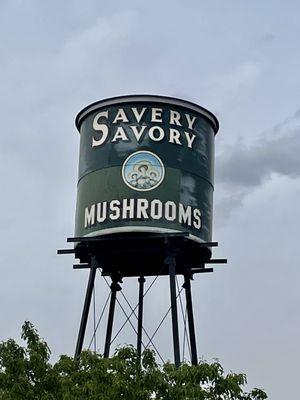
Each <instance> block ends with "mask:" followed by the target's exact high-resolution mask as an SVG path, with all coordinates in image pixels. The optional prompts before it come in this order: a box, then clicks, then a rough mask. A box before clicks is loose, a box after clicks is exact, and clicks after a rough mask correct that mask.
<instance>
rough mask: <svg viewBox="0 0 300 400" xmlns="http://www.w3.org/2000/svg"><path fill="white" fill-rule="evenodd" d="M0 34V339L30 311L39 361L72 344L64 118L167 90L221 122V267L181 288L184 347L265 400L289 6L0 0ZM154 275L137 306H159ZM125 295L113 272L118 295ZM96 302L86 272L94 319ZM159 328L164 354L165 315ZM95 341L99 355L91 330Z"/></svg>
mask: <svg viewBox="0 0 300 400" xmlns="http://www.w3.org/2000/svg"><path fill="white" fill-rule="evenodd" d="M183 3H184V5H183ZM0 36H1V42H0V49H1V51H0V54H1V55H0V57H1V61H0V65H1V74H0V88H1V95H0V101H1V106H0V113H1V136H0V140H1V145H0V154H1V175H2V176H1V185H2V190H1V209H2V212H1V224H0V229H1V244H2V250H1V284H0V301H1V305H2V312H1V313H0V326H1V338H2V339H6V338H7V337H14V338H18V337H19V336H20V328H21V325H22V322H23V321H24V320H25V319H29V320H30V321H32V322H33V323H34V324H35V326H36V327H37V328H38V330H39V332H40V334H41V335H42V336H43V337H44V338H45V339H46V340H47V341H48V343H49V345H50V347H51V349H52V351H53V359H55V357H57V356H58V355H59V354H61V353H67V354H71V355H72V354H73V351H74V347H75V342H76V336H77V332H78V327H79V320H80V314H81V309H82V304H83V295H84V291H85V287H86V281H87V271H73V270H72V263H73V259H72V257H71V256H57V255H56V250H57V249H58V248H65V247H67V244H66V243H65V240H66V238H67V237H70V236H72V235H73V231H74V211H75V200H76V182H77V163H78V145H79V135H78V133H77V132H76V129H75V126H74V118H75V115H76V114H77V112H78V111H79V110H80V109H81V108H83V107H84V106H86V105H87V104H89V103H91V102H93V101H96V100H100V99H102V98H105V97H111V96H115V95H122V94H134V93H150V94H163V95H168V96H176V97H181V98H184V99H187V100H191V101H194V102H196V103H198V104H200V105H202V106H204V107H206V108H208V109H209V110H211V111H212V112H214V113H215V114H216V116H217V117H218V119H219V121H220V131H219V133H218V135H217V137H216V182H215V183H216V185H215V201H214V209H215V213H214V214H215V216H214V233H213V237H214V240H217V241H218V242H219V248H218V249H216V250H215V254H214V255H215V257H227V258H228V261H229V262H228V265H227V266H220V267H216V268H215V272H214V273H213V274H206V275H198V276H196V277H195V281H194V282H193V286H192V290H193V295H194V303H195V316H196V327H197V337H198V352H199V355H200V356H203V357H204V358H206V359H208V360H211V359H212V358H214V357H217V358H219V359H220V361H221V363H222V364H223V365H224V367H225V368H226V370H233V371H236V372H237V371H242V372H245V373H246V374H247V376H248V379H249V385H250V386H258V387H263V388H265V389H266V391H267V392H268V393H269V395H270V398H271V399H273V400H282V399H287V398H295V396H297V394H298V392H299V388H298V373H299V366H298V364H299V358H300V346H299V337H300V319H299V306H300V291H299V280H300V270H299V259H300V248H299V244H298V241H299V216H300V208H299V196H300V176H299V175H300V158H299V154H300V97H299V94H300V74H299V71H300V55H299V37H300V4H299V2H298V1H292V0H289V1H287V2H284V1H282V0H281V1H278V0H272V1H271V0H265V1H258V0H254V1H251V2H249V1H241V0H240V1H238V0H236V1H233V0H228V1H208V0H206V1H203V0H197V1H186V2H182V1H175V0H172V1H157V0H153V1H151V2H150V1H147V2H146V1H140V0H139V1H133V0H131V1H130V0H129V1H105V2H104V1H99V0H85V1H79V0H78V1H75V0H73V1H71V0H70V1H56V0H55V1H54V0H53V1H38V0H0ZM147 284H149V283H148V282H147ZM165 284H166V282H163V281H162V282H161V283H159V284H158V286H157V287H156V289H154V291H153V292H152V294H151V295H150V294H149V302H150V303H148V304H147V305H146V308H147V312H148V313H151V312H152V314H155V315H156V314H158V313H159V312H161V314H163V313H164V311H165V310H166V308H167V303H168V294H166V293H165V292H166V291H165V290H163V288H164V285H165ZM136 289H137V288H136V286H134V285H133V284H126V282H125V285H124V293H125V292H126V290H127V292H128V290H129V291H131V294H130V293H129V297H130V296H131V297H132V301H133V303H134V301H135V297H134V296H135V295H136V292H135V290H136ZM106 296H107V288H106V286H105V282H103V279H102V278H100V275H99V279H98V281H97V313H98V314H99V313H100V311H101V306H102V305H103V302H104V301H105V299H106ZM120 315H121V314H120ZM148 315H149V314H148ZM149 319H150V322H149V320H148V321H147V322H146V324H148V325H147V327H148V329H149V331H150V333H151V332H152V331H153V327H154V325H153V322H152V319H153V315H152V317H151V318H150V316H149ZM120 321H121V317H119V319H118V320H117V322H116V327H115V328H116V329H115V330H117V328H118V323H120ZM101 329H102V330H103V329H104V325H102V328H101ZM130 329H131V328H130V327H128V329H127V331H128V332H129V331H130ZM160 332H161V333H160V336H159V337H158V338H157V339H156V344H157V345H158V348H161V347H163V349H164V356H165V357H166V358H170V359H172V348H171V347H170V346H169V343H170V335H171V328H170V324H169V322H168V323H166V325H165V326H163V327H162V328H161V331H160ZM90 333H91V332H90V330H89V332H88V338H89V337H90V336H89V335H90ZM126 335H127V334H125V336H123V337H122V336H120V337H119V338H118V339H117V341H116V343H123V342H125V341H130V338H129V336H128V337H127V336H126ZM128 335H129V333H128ZM118 340H119V341H118ZM87 342H88V341H87ZM97 343H98V344H99V350H100V351H102V344H103V333H102V334H101V333H100V334H99V336H98V342H97ZM87 344H88V343H87ZM165 344H167V345H166V346H165ZM168 346H169V347H168ZM166 349H167V350H166Z"/></svg>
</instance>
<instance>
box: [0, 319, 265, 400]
mask: <svg viewBox="0 0 300 400" xmlns="http://www.w3.org/2000/svg"><path fill="white" fill-rule="evenodd" d="M22 339H24V340H25V341H26V347H22V346H20V345H18V344H17V343H16V342H15V341H14V340H12V339H9V340H7V341H6V342H2V343H1V344H0V400H54V399H57V400H86V399H89V400H117V399H118V400H119V399H123V400H152V399H156V400H196V399H197V400H202V399H203V400H204V399H211V400H263V399H266V398H267V395H266V394H265V392H264V391H262V390H260V389H253V390H252V391H251V392H250V393H246V392H244V390H243V386H244V385H245V384H246V376H245V375H244V374H235V373H230V374H227V375H225V374H224V371H223V368H222V366H221V365H220V364H219V363H218V362H214V363H212V364H209V363H206V362H200V364H199V365H197V366H191V365H188V364H182V365H181V366H180V368H176V367H175V366H174V365H173V364H171V363H166V364H165V365H163V366H162V367H160V366H159V365H157V363H156V361H155V354H154V353H153V352H152V351H151V350H146V351H145V352H144V353H143V355H142V358H141V360H140V359H139V358H138V356H137V354H136V351H135V349H134V348H133V347H130V346H129V347H124V348H121V349H119V350H117V351H116V353H115V355H114V356H113V357H111V358H108V359H105V358H103V357H102V356H101V355H100V354H96V353H93V352H90V351H84V352H83V353H82V354H81V356H80V358H79V359H74V358H72V357H68V356H61V357H60V359H59V361H58V362H57V363H55V364H54V365H51V364H50V362H49V358H50V349H49V347H48V345H47V343H46V342H44V341H43V340H42V339H41V338H40V337H39V335H38V333H37V331H36V330H35V329H34V327H33V325H32V324H31V323H30V322H25V323H24V325H23V327H22Z"/></svg>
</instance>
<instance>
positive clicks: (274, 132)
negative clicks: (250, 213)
mask: <svg viewBox="0 0 300 400" xmlns="http://www.w3.org/2000/svg"><path fill="white" fill-rule="evenodd" d="M299 111H300V110H297V111H296V113H295V114H293V116H291V117H289V118H286V119H284V120H283V121H282V122H280V123H278V124H276V125H275V126H274V128H273V129H271V130H270V131H269V132H266V133H265V134H264V135H261V136H260V139H259V140H257V141H256V142H255V143H254V144H252V145H248V146H247V145H245V144H244V143H242V142H241V141H237V142H236V144H235V145H234V146H233V147H231V148H229V149H227V151H226V153H223V154H221V155H220V156H218V157H217V170H216V181H217V186H218V185H220V188H221V191H220V195H219V196H218V197H217V198H218V201H217V203H216V207H215V209H216V215H217V219H218V221H219V223H220V224H221V225H222V223H226V222H227V220H228V219H229V218H230V217H231V215H232V213H233V212H236V211H237V210H239V208H240V207H242V206H243V202H244V200H245V198H246V196H247V195H249V194H250V193H252V192H253V190H255V189H257V188H259V187H261V186H262V185H264V184H265V183H266V182H268V180H269V179H271V177H272V175H274V174H278V175H282V176H287V177H289V178H292V179H293V178H298V177H299V176H300V157H299V154H300V112H299Z"/></svg>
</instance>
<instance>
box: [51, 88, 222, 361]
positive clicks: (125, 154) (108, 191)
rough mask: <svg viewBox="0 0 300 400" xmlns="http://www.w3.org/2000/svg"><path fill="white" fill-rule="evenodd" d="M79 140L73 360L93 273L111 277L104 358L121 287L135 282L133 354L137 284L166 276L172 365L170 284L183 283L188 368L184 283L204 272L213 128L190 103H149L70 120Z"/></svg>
mask: <svg viewBox="0 0 300 400" xmlns="http://www.w3.org/2000/svg"><path fill="white" fill-rule="evenodd" d="M76 127H77V129H78V131H79V133H80V153H79V176H78V190H77V206H76V220H75V235H74V237H72V238H69V239H68V242H73V243H74V248H72V249H66V250H59V251H58V252H59V253H60V254H69V253H74V255H75V258H77V259H79V264H77V265H76V266H75V268H88V269H89V271H90V272H89V280H88V285H87V291H86V297H85V301H84V307H83V312H82V319H81V324H80V329H79V335H78V341H77V346H76V351H75V356H78V355H79V354H80V352H81V350H82V346H83V340H84V335H85V330H86V325H87V319H88V314H89V309H90V303H91V298H92V291H93V287H94V282H95V276H96V270H97V268H101V273H102V275H104V276H108V277H109V278H110V279H111V285H110V290H111V296H110V304H109V312H108V320H107V327H106V340H105V344H104V356H105V357H108V356H109V351H110V344H111V337H112V330H113V320H114V312H115V303H116V298H117V293H118V291H119V290H121V285H120V283H121V282H122V279H124V278H127V277H136V278H137V279H138V282H139V305H138V323H137V350H138V353H139V354H141V345H142V332H143V299H144V282H145V278H146V277H148V276H164V275H168V276H169V283H170V309H171V316H172V337H173V348H174V361H175V364H176V365H179V364H180V348H179V330H178V316H177V291H176V283H175V277H176V275H183V276H184V289H185V294H186V309H187V316H188V328H189V329H188V330H189V340H190V346H191V362H192V364H197V347H196V335H195V327H194V317H193V306H192V295H191V279H192V277H193V275H194V274H198V273H203V272H211V271H212V268H206V264H213V263H214V264H216V263H224V262H226V260H223V259H212V258H211V257H212V251H211V249H212V247H214V246H216V245H217V243H216V242H212V213H213V190H214V186H213V180H214V140H215V135H216V133H217V131H218V121H217V119H216V117H215V116H214V115H213V114H212V113H211V112H209V111H208V110H206V109H204V108H202V107H200V106H199V105H197V104H194V103H191V102H189V101H185V100H181V99H177V98H172V97H165V96H152V95H132V96H120V97H114V98H110V99H105V100H101V101H98V102H96V103H93V104H91V105H89V106H87V107H86V108H84V109H83V110H82V111H80V112H79V114H78V115H77V117H76Z"/></svg>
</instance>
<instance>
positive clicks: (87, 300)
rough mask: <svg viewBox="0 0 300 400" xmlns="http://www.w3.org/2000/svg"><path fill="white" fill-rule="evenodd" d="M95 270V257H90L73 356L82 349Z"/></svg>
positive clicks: (77, 354)
mask: <svg viewBox="0 0 300 400" xmlns="http://www.w3.org/2000/svg"><path fill="white" fill-rule="evenodd" d="M96 271H97V264H96V257H92V261H91V267H90V275H89V280H88V284H87V289H86V295H85V301H84V305H83V310H82V316H81V322H80V328H79V333H78V339H77V344H76V349H75V356H74V358H77V357H79V356H80V353H81V350H82V346H83V340H84V335H85V330H86V324H87V320H88V316H89V310H90V305H91V298H92V293H93V288H94V282H95V276H96Z"/></svg>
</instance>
